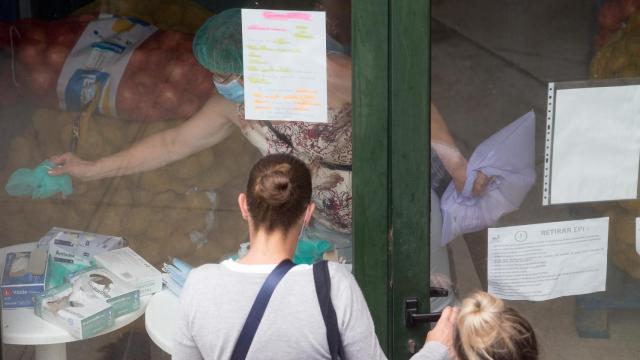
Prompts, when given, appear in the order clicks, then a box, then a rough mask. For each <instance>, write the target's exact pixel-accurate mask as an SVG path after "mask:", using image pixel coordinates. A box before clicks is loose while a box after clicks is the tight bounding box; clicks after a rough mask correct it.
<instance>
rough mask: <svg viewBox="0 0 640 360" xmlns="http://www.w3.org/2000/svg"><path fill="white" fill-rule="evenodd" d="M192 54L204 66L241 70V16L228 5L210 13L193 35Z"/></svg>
mask: <svg viewBox="0 0 640 360" xmlns="http://www.w3.org/2000/svg"><path fill="white" fill-rule="evenodd" d="M193 54H194V55H195V57H196V59H197V60H198V62H199V63H200V65H202V66H204V67H205V68H206V69H208V70H209V71H212V72H217V73H224V74H242V17H241V14H240V9H229V10H225V11H223V12H221V13H220V14H217V15H215V16H212V17H210V18H209V19H208V20H207V21H206V22H205V23H204V24H203V25H202V26H201V27H200V29H199V30H198V32H197V33H196V36H195V38H194V39H193Z"/></svg>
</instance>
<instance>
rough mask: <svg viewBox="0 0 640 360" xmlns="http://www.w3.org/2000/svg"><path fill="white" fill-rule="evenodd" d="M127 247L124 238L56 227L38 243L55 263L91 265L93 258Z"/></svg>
mask: <svg viewBox="0 0 640 360" xmlns="http://www.w3.org/2000/svg"><path fill="white" fill-rule="evenodd" d="M124 245H125V241H124V239H123V238H122V237H119V236H111V235H103V234H94V233H90V232H84V231H79V230H71V229H64V228H59V227H54V228H52V229H51V230H49V232H47V234H46V235H45V236H43V237H42V238H40V240H39V241H38V248H40V249H46V250H48V252H49V255H50V256H51V257H52V259H53V261H55V262H59V263H65V264H82V265H89V264H90V262H91V260H92V259H93V257H94V256H95V255H97V254H100V253H103V252H105V251H110V250H114V249H119V248H121V247H123V246H124Z"/></svg>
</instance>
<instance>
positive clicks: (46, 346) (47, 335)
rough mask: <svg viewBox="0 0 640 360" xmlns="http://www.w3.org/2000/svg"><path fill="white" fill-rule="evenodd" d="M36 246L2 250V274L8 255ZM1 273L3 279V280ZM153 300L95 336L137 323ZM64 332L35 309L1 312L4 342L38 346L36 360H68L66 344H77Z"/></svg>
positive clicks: (147, 299)
mask: <svg viewBox="0 0 640 360" xmlns="http://www.w3.org/2000/svg"><path fill="white" fill-rule="evenodd" d="M35 247H36V243H27V244H20V245H14V246H9V247H6V248H2V249H0V272H1V271H2V269H4V260H5V258H6V254H7V253H9V252H18V251H31V250H33V249H34V248H35ZM1 276H2V275H1V273H0V277H1ZM150 299H151V296H144V297H141V298H140V308H139V309H138V310H136V311H135V312H132V313H129V314H126V315H123V316H120V317H118V318H116V319H115V324H114V325H113V326H112V327H110V328H108V329H106V330H105V331H103V332H102V333H100V334H98V335H96V336H100V335H104V334H106V333H109V332H112V331H114V330H118V329H120V328H121V327H123V326H126V325H128V324H130V323H131V322H133V321H135V320H136V319H138V318H139V317H140V316H142V314H144V312H145V308H146V306H147V304H148V303H149V300H150ZM77 340H80V339H77V338H75V337H73V336H71V334H69V333H68V332H67V331H66V330H64V329H63V328H60V327H58V326H56V325H54V324H52V323H49V322H47V321H45V320H42V319H41V318H39V317H38V316H36V314H35V313H34V312H33V308H19V309H3V310H2V342H3V343H5V344H14V345H35V350H36V352H35V353H36V360H65V359H66V358H67V346H66V343H68V342H72V341H77Z"/></svg>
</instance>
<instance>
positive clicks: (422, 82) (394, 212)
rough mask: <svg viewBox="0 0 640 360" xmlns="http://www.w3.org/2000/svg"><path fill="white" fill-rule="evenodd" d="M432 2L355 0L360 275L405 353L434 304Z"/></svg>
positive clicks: (386, 335)
mask: <svg viewBox="0 0 640 360" xmlns="http://www.w3.org/2000/svg"><path fill="white" fill-rule="evenodd" d="M429 4H430V2H429V1H426V0H419V1H417V0H352V14H353V15H352V17H353V18H352V26H353V69H354V71H353V84H354V87H353V129H354V130H353V148H354V150H353V158H354V159H353V167H354V171H353V197H354V198H353V204H354V216H353V222H354V223H353V226H354V239H355V240H354V241H355V246H354V273H355V276H356V278H357V280H358V282H359V284H360V286H361V288H362V290H363V293H364V296H365V298H366V299H367V303H368V306H369V310H370V311H371V314H372V316H373V319H374V322H375V324H376V332H377V335H378V339H379V341H380V345H381V346H382V347H383V349H384V350H385V353H387V355H388V356H389V358H391V359H407V358H409V357H410V354H409V352H408V346H407V344H408V341H409V340H410V339H412V340H414V341H415V342H416V343H417V344H418V347H419V346H421V344H422V343H423V341H424V335H425V333H426V326H419V327H415V328H413V329H407V328H406V327H405V326H404V299H405V298H407V297H409V296H417V297H418V298H419V300H420V303H421V304H422V306H421V309H420V310H421V311H422V312H426V311H428V304H429V298H428V284H429V271H428V269H429V253H428V251H429V246H428V241H425V240H427V239H428V234H429V232H428V230H429V209H430V206H429V196H430V192H429V191H428V188H429V177H428V171H429V163H428V159H430V157H429V126H428V125H429V112H428V111H427V110H428V109H429V96H430V94H429V77H430V66H429V37H428V35H429V28H428V26H429V17H430V12H429Z"/></svg>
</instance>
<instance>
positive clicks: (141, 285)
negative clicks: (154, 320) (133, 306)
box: [94, 247, 162, 296]
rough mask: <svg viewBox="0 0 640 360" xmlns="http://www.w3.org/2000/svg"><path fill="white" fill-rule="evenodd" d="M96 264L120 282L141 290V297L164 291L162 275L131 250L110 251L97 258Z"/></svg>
mask: <svg viewBox="0 0 640 360" xmlns="http://www.w3.org/2000/svg"><path fill="white" fill-rule="evenodd" d="M94 259H95V261H96V263H97V264H98V265H99V266H101V267H103V268H105V269H107V270H109V271H110V272H112V273H113V274H114V275H116V276H117V277H118V278H119V279H120V280H122V281H125V282H127V283H129V284H131V285H132V286H133V287H135V288H136V289H138V290H140V296H145V295H150V294H154V293H156V292H158V291H160V290H162V274H161V273H160V271H158V269H156V268H154V267H153V265H151V264H149V263H148V262H147V261H146V260H145V259H143V258H142V257H141V256H140V255H138V254H137V253H136V252H135V251H133V250H131V248H128V247H124V248H122V249H117V250H112V251H108V252H105V253H102V254H99V255H96V256H95V258H94Z"/></svg>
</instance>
